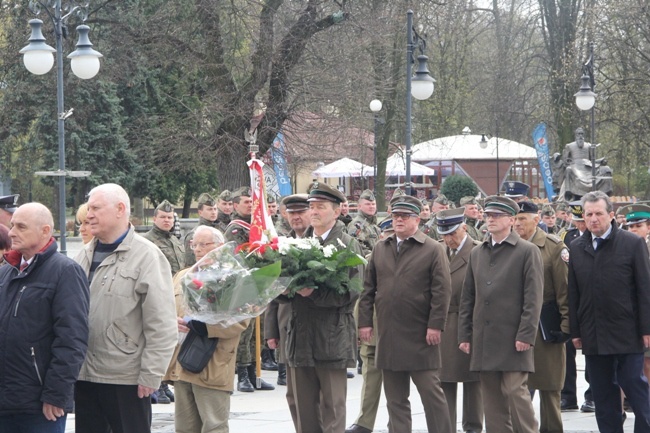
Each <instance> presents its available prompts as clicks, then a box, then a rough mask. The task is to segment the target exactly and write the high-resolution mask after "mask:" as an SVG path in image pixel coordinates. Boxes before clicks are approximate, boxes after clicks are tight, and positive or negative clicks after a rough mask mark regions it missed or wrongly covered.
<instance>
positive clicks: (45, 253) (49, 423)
mask: <svg viewBox="0 0 650 433" xmlns="http://www.w3.org/2000/svg"><path fill="white" fill-rule="evenodd" d="M11 224H12V228H11V231H10V232H9V235H10V237H11V241H12V251H10V252H9V253H7V254H5V259H6V261H7V263H8V264H7V265H4V266H2V267H0V377H2V380H1V381H0V433H9V432H11V433H36V432H38V433H62V432H64V431H65V421H66V413H67V412H70V411H71V410H72V399H73V389H74V383H75V381H76V380H77V375H78V374H79V369H80V368H81V364H82V363H83V360H84V357H85V354H86V347H87V343H88V306H89V300H88V299H89V294H88V281H87V279H86V276H85V275H84V272H83V270H82V269H81V267H80V266H79V265H78V264H76V263H75V262H74V261H73V260H71V259H69V258H67V257H66V256H64V255H62V254H59V253H58V252H57V245H56V242H55V241H54V238H53V237H52V227H53V225H54V222H53V219H52V214H51V213H50V211H49V210H48V209H47V208H46V207H45V206H43V205H42V204H40V203H28V204H25V205H22V206H21V207H19V208H18V210H16V212H15V213H14V214H13V217H12V219H11Z"/></svg>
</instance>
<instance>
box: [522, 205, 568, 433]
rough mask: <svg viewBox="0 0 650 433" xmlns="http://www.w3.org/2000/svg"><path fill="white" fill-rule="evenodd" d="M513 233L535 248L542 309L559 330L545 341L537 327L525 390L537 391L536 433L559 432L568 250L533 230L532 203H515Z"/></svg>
mask: <svg viewBox="0 0 650 433" xmlns="http://www.w3.org/2000/svg"><path fill="white" fill-rule="evenodd" d="M519 207H520V210H519V214H518V215H517V217H516V221H515V231H516V232H517V234H518V235H519V236H520V237H521V238H522V239H525V240H527V241H529V242H532V243H533V244H535V245H537V247H538V248H539V251H540V252H541V254H542V262H543V264H544V295H543V296H544V308H553V306H555V307H556V308H557V311H558V312H559V316H560V318H561V321H560V329H556V330H550V331H549V334H548V335H546V338H544V336H543V335H542V332H541V328H540V329H538V331H537V337H536V339H535V350H534V352H533V354H534V359H535V372H534V373H531V374H530V375H529V376H528V389H530V390H539V397H540V420H541V422H540V431H542V432H555V433H561V432H562V431H563V427H562V414H561V412H560V391H561V390H562V386H563V385H564V373H565V367H566V364H565V363H566V350H565V346H564V343H565V342H566V341H568V340H569V292H568V288H567V273H568V266H567V263H568V262H569V250H568V249H567V247H566V245H564V243H563V242H562V241H561V240H560V238H559V237H557V236H555V235H553V234H546V233H544V231H543V230H542V229H540V228H539V227H537V224H538V222H539V216H538V214H537V210H538V208H537V205H536V204H535V203H532V202H529V201H524V202H520V203H519Z"/></svg>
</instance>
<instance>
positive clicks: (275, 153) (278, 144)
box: [271, 132, 291, 197]
mask: <svg viewBox="0 0 650 433" xmlns="http://www.w3.org/2000/svg"><path fill="white" fill-rule="evenodd" d="M285 149H286V147H285V144H284V135H283V134H282V132H278V135H277V136H276V137H275V140H273V146H271V158H272V159H273V169H274V170H275V177H276V179H277V181H278V189H279V191H280V196H281V197H284V196H286V195H291V179H290V177H289V169H288V167H287V158H286V157H285Z"/></svg>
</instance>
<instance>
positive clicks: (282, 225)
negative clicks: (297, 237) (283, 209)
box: [275, 216, 291, 236]
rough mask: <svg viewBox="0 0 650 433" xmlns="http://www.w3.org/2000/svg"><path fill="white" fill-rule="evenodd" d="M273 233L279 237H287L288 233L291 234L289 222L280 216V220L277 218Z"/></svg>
mask: <svg viewBox="0 0 650 433" xmlns="http://www.w3.org/2000/svg"><path fill="white" fill-rule="evenodd" d="M275 231H276V232H278V235H280V236H289V233H291V226H290V225H289V221H287V220H285V219H284V218H282V217H281V216H280V218H278V221H277V222H276V223H275Z"/></svg>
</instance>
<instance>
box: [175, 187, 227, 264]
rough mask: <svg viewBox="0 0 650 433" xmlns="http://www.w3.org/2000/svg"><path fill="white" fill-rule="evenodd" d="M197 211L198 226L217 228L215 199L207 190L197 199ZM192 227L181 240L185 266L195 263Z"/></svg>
mask: <svg viewBox="0 0 650 433" xmlns="http://www.w3.org/2000/svg"><path fill="white" fill-rule="evenodd" d="M198 212H199V223H198V224H197V225H196V227H198V226H210V227H214V228H217V215H218V212H219V211H218V209H217V201H216V200H215V199H214V197H212V196H211V195H210V194H208V193H207V192H205V193H203V194H201V195H200V196H199V199H198ZM196 227H194V228H193V229H192V230H190V231H189V232H187V233H186V234H185V240H184V241H183V245H184V246H185V266H188V267H189V266H192V265H193V264H194V263H196V259H195V258H194V253H193V252H192V248H190V247H191V244H190V243H191V241H192V238H193V237H194V230H195V229H196Z"/></svg>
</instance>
